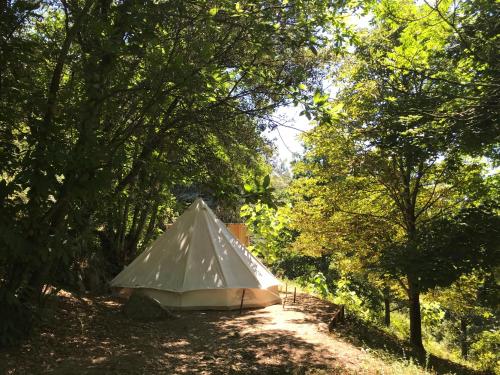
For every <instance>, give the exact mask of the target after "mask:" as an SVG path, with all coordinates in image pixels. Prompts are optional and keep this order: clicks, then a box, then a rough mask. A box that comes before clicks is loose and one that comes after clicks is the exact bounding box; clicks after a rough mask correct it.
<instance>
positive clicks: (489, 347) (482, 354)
mask: <svg viewBox="0 0 500 375" xmlns="http://www.w3.org/2000/svg"><path fill="white" fill-rule="evenodd" d="M499 342H500V332H499V331H498V330H496V331H484V332H482V334H481V335H480V336H479V339H478V340H477V341H476V342H475V343H474V344H472V346H471V356H472V357H473V358H474V360H476V361H477V363H478V364H479V366H480V368H481V369H484V370H488V369H493V370H494V371H495V373H498V371H499V370H500V364H499V362H500V358H499V357H498V352H499V347H498V346H499Z"/></svg>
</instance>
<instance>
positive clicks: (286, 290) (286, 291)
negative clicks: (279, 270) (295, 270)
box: [285, 284, 288, 295]
mask: <svg viewBox="0 0 500 375" xmlns="http://www.w3.org/2000/svg"><path fill="white" fill-rule="evenodd" d="M285 295H288V284H285Z"/></svg>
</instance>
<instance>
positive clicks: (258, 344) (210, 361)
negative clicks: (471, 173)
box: [0, 293, 384, 374]
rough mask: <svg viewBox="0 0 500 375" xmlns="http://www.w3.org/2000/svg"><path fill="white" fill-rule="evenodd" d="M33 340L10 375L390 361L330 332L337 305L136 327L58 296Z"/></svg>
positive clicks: (268, 370) (116, 311)
mask: <svg viewBox="0 0 500 375" xmlns="http://www.w3.org/2000/svg"><path fill="white" fill-rule="evenodd" d="M54 304H55V305H54V306H53V308H54V309H53V314H48V315H47V316H46V317H45V318H44V320H43V324H42V325H41V327H39V329H37V333H36V334H35V335H34V337H33V339H32V340H31V341H30V342H28V343H26V344H25V345H23V346H22V348H20V349H19V348H17V349H11V350H9V351H3V352H0V373H6V374H40V373H52V374H236V373H241V374H283V373H293V374H313V373H319V374H346V373H357V374H375V373H380V369H383V367H384V363H383V362H381V361H378V360H376V359H374V358H372V357H371V355H370V354H368V353H366V352H364V351H362V350H360V349H359V348H357V347H355V346H353V345H351V344H349V343H346V342H345V341H342V340H341V339H339V338H337V337H335V335H334V334H329V333H328V326H327V323H328V321H329V319H330V318H331V316H332V313H333V312H334V311H335V310H336V307H335V306H334V305H331V304H328V303H325V302H324V301H321V300H319V299H316V298H314V297H311V296H308V295H305V294H300V295H299V296H298V299H297V303H296V304H295V305H291V304H288V305H287V306H286V308H285V310H283V308H282V306H281V305H275V306H270V307H267V308H265V309H259V310H247V311H243V313H242V314H241V315H240V314H238V312H237V311H207V312H203V311H191V312H181V313H180V317H179V318H178V319H171V320H164V321H156V322H147V323H141V322H135V321H131V320H129V319H127V318H126V317H125V316H123V314H122V313H121V301H119V300H117V299H114V298H111V297H84V298H80V299H78V298H75V297H73V296H72V295H70V294H64V293H63V295H62V296H59V297H57V299H56V300H55V301H54Z"/></svg>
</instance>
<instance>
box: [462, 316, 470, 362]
mask: <svg viewBox="0 0 500 375" xmlns="http://www.w3.org/2000/svg"><path fill="white" fill-rule="evenodd" d="M460 349H461V351H462V358H464V359H467V356H468V354H469V353H468V352H469V348H468V345H467V320H466V319H465V318H464V317H462V318H461V319H460Z"/></svg>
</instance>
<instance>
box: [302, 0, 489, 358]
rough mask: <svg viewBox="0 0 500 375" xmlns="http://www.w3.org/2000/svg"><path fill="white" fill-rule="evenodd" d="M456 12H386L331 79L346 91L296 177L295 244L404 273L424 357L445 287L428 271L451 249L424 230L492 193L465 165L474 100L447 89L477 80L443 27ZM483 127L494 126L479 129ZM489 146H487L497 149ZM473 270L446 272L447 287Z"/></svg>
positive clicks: (393, 5) (445, 7)
mask: <svg viewBox="0 0 500 375" xmlns="http://www.w3.org/2000/svg"><path fill="white" fill-rule="evenodd" d="M465 6H466V7H468V5H465ZM449 11H450V8H449V4H448V3H444V2H441V3H440V4H439V7H438V8H432V9H431V8H429V6H428V5H425V4H424V5H415V4H413V3H411V2H408V1H403V2H401V1H384V2H381V3H380V4H379V5H377V7H376V8H375V14H376V17H375V18H374V21H373V25H372V28H371V29H370V30H367V31H364V32H362V33H361V34H360V35H359V40H358V43H357V44H356V49H355V52H354V54H353V55H348V56H346V58H345V60H344V63H343V64H342V65H340V66H337V68H336V70H335V71H334V72H333V75H334V77H335V79H336V80H337V82H338V83H339V93H338V95H337V97H336V99H335V100H334V101H333V102H332V103H331V120H330V121H324V118H323V117H321V118H320V121H319V123H318V125H317V126H316V128H315V129H314V130H313V131H312V132H311V133H310V134H308V135H307V136H306V138H305V141H306V146H307V147H308V148H307V154H306V161H305V162H304V163H301V164H299V165H298V166H297V169H296V172H298V175H299V179H298V181H297V182H296V185H299V186H300V185H302V186H301V187H299V192H300V193H301V195H302V196H301V197H300V198H299V202H300V201H302V202H303V203H302V204H300V203H299V204H298V205H297V207H296V208H297V212H298V219H297V222H299V224H298V225H297V227H298V228H299V229H300V230H301V234H300V236H299V237H298V239H299V242H298V246H303V247H307V246H308V244H310V243H314V241H316V242H315V244H314V247H315V248H317V249H318V251H322V250H323V249H331V250H330V251H335V249H337V250H339V249H345V250H344V251H346V250H347V251H348V252H349V250H348V249H349V247H350V248H351V250H350V251H353V250H354V249H353V247H354V248H355V250H354V251H355V252H357V253H358V254H357V255H356V259H359V261H361V262H359V261H358V264H360V265H361V266H362V267H366V266H367V265H369V264H373V263H377V261H379V260H380V262H381V263H380V264H381V265H382V266H383V265H384V259H382V258H381V255H384V256H385V255H390V256H392V259H394V261H395V262H396V263H398V264H399V265H400V266H401V265H402V264H406V266H407V267H406V268H405V271H402V268H400V270H401V272H399V273H397V274H396V273H393V275H394V276H397V277H395V278H394V280H395V281H397V282H398V283H399V284H400V285H401V287H402V288H404V289H405V290H406V292H407V296H408V303H409V311H410V342H411V344H412V345H413V346H414V347H415V348H417V349H419V350H422V349H423V345H422V334H421V312H420V294H421V293H422V292H424V291H426V290H427V289H428V288H432V287H435V286H437V285H439V283H438V281H437V280H435V278H434V277H429V275H430V274H431V273H429V272H426V271H425V270H424V269H423V268H425V266H424V265H423V264H429V265H430V263H432V262H433V261H436V259H437V258H439V253H440V252H441V251H443V250H444V248H441V249H438V248H437V247H436V246H433V245H431V243H432V241H427V240H425V239H424V237H425V236H426V235H430V233H432V232H428V226H427V225H428V224H429V223H433V225H437V226H438V227H439V226H440V225H441V224H443V223H444V222H447V223H450V222H453V220H454V219H450V218H453V217H454V218H457V217H459V216H460V215H461V214H463V215H467V213H468V214H471V215H472V216H474V215H473V214H472V212H476V211H474V210H475V209H474V207H473V206H474V203H473V199H471V198H472V195H480V191H481V189H482V192H483V193H484V192H485V189H486V188H485V186H486V184H485V178H484V174H482V173H484V169H482V168H483V167H482V166H481V163H480V162H479V161H478V160H474V159H471V158H469V157H467V156H466V151H471V149H470V148H468V149H466V148H464V147H463V146H464V144H465V143H467V142H468V141H467V140H468V138H467V135H466V133H467V132H463V131H462V130H463V129H462V126H463V122H461V121H462V119H458V120H457V119H456V116H455V110H456V109H457V104H458V103H461V104H460V106H462V107H464V106H470V108H472V107H474V106H475V104H474V103H475V101H474V100H475V99H471V98H469V100H467V98H464V95H463V91H462V90H463V85H455V86H451V87H450V84H449V83H448V81H449V80H450V79H453V82H455V81H462V80H470V79H471V75H466V74H465V72H464V70H463V69H462V68H461V67H460V66H459V67H458V68H457V67H456V66H455V60H454V59H453V58H450V55H449V50H450V49H451V48H452V45H453V43H452V41H453V40H454V39H453V38H454V36H455V34H454V33H455V30H454V28H453V27H451V26H450V25H449V23H448V22H446V20H444V19H443V17H442V14H443V13H442V12H445V13H446V12H449ZM446 14H448V13H446ZM474 74H480V73H479V71H476V72H474ZM474 74H473V75H474ZM468 120H470V121H472V117H470V118H468ZM481 121H482V120H481ZM489 124H490V125H492V124H491V122H490V123H489ZM475 125H477V126H478V127H483V126H486V124H485V123H480V120H478V122H477V123H475ZM460 129H461V130H460ZM485 129H486V128H485ZM485 131H486V132H487V131H488V130H485ZM481 137H482V138H483V140H484V142H483V143H482V144H483V146H484V144H486V143H488V144H491V143H490V142H488V141H487V136H486V135H483V136H481ZM469 144H471V143H469ZM475 144H476V146H477V143H475ZM483 146H477V147H475V148H474V154H481V152H482V151H484V150H485V149H484V148H482V147H483ZM471 153H472V151H471ZM472 181H474V182H472ZM303 206H304V207H306V208H305V209H303V208H302V207H303ZM304 211H305V212H304ZM479 211H481V210H479ZM479 211H477V212H476V213H477V215H478V216H479V217H480V216H481V215H483V214H484V215H483V216H482V218H481V219H480V221H479V222H481V220H482V222H483V223H484V220H490V219H491V220H494V221H495V220H496V219H495V218H496V217H497V216H496V215H497V213H496V209H493V210H490V211H488V210H486V211H481V213H479ZM459 212H460V213H459ZM469 219H471V220H473V221H474V220H475V219H472V217H469ZM440 220H443V221H440ZM448 220H451V221H448ZM320 222H321V223H322V225H321V227H319V228H318V225H317V223H320ZM311 223H314V224H316V225H314V224H311ZM439 223H441V224H439ZM469 224H470V223H469ZM469 224H467V225H469ZM450 225H451V224H450ZM488 228H489V229H485V230H486V231H487V232H488V230H491V229H492V227H488ZM437 232H439V233H440V234H439V235H444V234H445V233H446V232H445V231H439V230H438V231H437ZM434 233H436V232H434ZM482 233H483V234H484V232H482ZM488 233H489V232H488ZM478 234H479V232H474V230H471V231H469V232H467V236H469V237H467V236H464V237H457V238H455V240H457V241H461V243H462V244H463V245H464V246H465V244H467V243H474V242H475V241H476V240H480V239H478V237H477V236H478ZM491 235H492V236H493V237H495V236H496V232H491ZM334 236H335V237H336V238H334ZM441 239H443V238H441ZM496 240H497V239H495V238H491V241H490V242H488V244H484V247H483V244H479V243H480V242H481V241H478V242H477V243H475V245H474V246H475V247H474V248H472V249H471V250H472V251H473V252H474V251H477V253H476V254H475V255H480V253H481V252H483V251H484V252H486V253H487V254H483V255H484V256H482V257H481V259H482V260H479V259H478V262H484V261H485V259H488V258H489V257H491V255H492V254H495V251H496V246H497V244H496ZM440 243H442V242H441V241H440ZM424 249H425V250H424ZM449 249H450V251H451V247H450V248H449ZM473 252H471V253H470V254H467V253H466V251H465V252H460V253H459V254H457V259H456V261H457V262H458V263H460V262H464V263H467V261H468V260H471V257H472V255H473ZM424 253H425V254H424ZM441 255H442V258H441V259H442V260H443V261H449V263H452V264H453V265H458V263H457V264H455V263H456V262H455V260H453V259H448V257H449V255H450V253H448V254H444V253H442V252H441ZM426 257H427V258H426ZM458 258H460V260H458ZM426 259H428V262H426ZM363 260H368V262H366V261H364V262H363ZM422 262H423V264H422ZM460 264H463V263H460ZM420 265H422V269H419V266H420ZM466 268H467V267H466ZM386 269H387V268H386ZM468 271H470V269H469V268H467V269H466V270H465V269H460V268H459V269H457V270H456V272H450V273H448V274H447V275H448V277H449V278H448V280H447V282H449V283H450V282H452V281H453V280H456V278H457V277H459V276H460V274H462V273H463V272H468ZM400 276H404V279H403V278H401V277H400ZM443 282H444V280H443ZM431 285H432V286H431Z"/></svg>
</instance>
